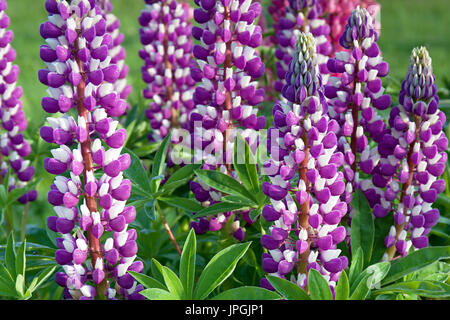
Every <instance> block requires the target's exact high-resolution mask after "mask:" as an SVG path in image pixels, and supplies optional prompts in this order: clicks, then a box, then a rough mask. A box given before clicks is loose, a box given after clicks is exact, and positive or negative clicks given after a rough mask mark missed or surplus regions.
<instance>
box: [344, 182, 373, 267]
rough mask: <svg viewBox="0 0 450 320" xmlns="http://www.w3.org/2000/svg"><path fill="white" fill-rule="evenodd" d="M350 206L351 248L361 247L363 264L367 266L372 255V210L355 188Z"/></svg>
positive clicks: (359, 191)
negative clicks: (351, 214)
mask: <svg viewBox="0 0 450 320" xmlns="http://www.w3.org/2000/svg"><path fill="white" fill-rule="evenodd" d="M352 208H353V209H354V210H355V215H354V216H353V217H352V226H351V231H350V232H351V235H352V236H351V240H350V243H351V248H352V250H357V249H358V248H362V250H363V252H364V266H368V265H369V262H370V259H371V257H372V250H373V242H374V232H375V227H374V222H373V215H372V210H371V209H370V206H369V203H368V201H367V199H366V197H365V196H364V194H363V193H362V192H361V190H356V193H355V194H354V195H353V199H352Z"/></svg>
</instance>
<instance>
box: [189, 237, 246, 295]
mask: <svg viewBox="0 0 450 320" xmlns="http://www.w3.org/2000/svg"><path fill="white" fill-rule="evenodd" d="M250 244H251V242H247V243H240V244H235V245H232V246H229V247H228V248H226V249H224V250H222V251H220V252H219V253H217V254H216V255H215V256H214V257H213V258H212V259H211V261H210V262H209V263H208V264H207V265H206V267H205V269H204V270H203V272H202V274H201V275H200V278H199V279H198V282H197V286H196V287H195V290H194V299H195V300H203V299H205V298H206V297H207V296H208V295H209V294H210V293H211V292H212V291H213V290H214V289H215V288H217V286H219V285H220V284H221V283H222V282H224V281H225V280H226V279H227V278H228V277H229V276H230V275H231V274H232V273H233V271H234V269H235V268H236V265H237V263H238V262H239V260H240V259H241V258H242V257H243V256H244V254H245V253H246V252H247V249H248V248H249V247H250Z"/></svg>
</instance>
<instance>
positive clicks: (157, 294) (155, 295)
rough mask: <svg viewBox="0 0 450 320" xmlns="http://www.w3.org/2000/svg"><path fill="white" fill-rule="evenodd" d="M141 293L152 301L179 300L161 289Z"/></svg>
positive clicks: (146, 290)
mask: <svg viewBox="0 0 450 320" xmlns="http://www.w3.org/2000/svg"><path fill="white" fill-rule="evenodd" d="M139 293H140V294H142V295H143V296H144V297H146V298H147V299H150V300H179V299H178V298H177V297H175V296H174V295H173V294H171V293H170V292H169V291H166V290H163V289H159V288H151V289H145V290H142V291H141V292H139Z"/></svg>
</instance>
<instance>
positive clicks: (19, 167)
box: [0, 0, 37, 203]
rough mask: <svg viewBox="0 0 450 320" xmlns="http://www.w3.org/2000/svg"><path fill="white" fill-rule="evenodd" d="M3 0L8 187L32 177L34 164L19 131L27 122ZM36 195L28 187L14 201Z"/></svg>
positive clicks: (3, 169)
mask: <svg viewBox="0 0 450 320" xmlns="http://www.w3.org/2000/svg"><path fill="white" fill-rule="evenodd" d="M6 8H7V3H6V0H0V33H1V37H0V95H1V106H0V119H1V126H0V130H1V131H0V151H1V152H0V182H1V183H3V179H5V178H6V175H7V172H8V171H9V173H10V175H9V181H7V184H8V191H11V190H12V189H15V188H23V187H25V186H26V185H27V183H28V182H29V181H30V180H31V179H32V178H33V175H34V167H33V166H31V165H30V160H26V159H25V157H27V156H28V155H29V154H30V152H31V147H30V144H29V143H28V141H27V140H26V139H24V136H23V134H22V132H23V131H24V130H25V129H26V128H27V126H28V122H27V119H26V117H25V113H24V111H23V109H22V102H21V101H20V98H21V97H22V94H23V90H22V88H21V87H17V86H16V81H17V78H18V76H19V67H18V66H17V65H15V64H14V60H15V58H16V51H15V50H14V48H13V47H12V46H11V41H12V39H13V37H14V34H13V32H12V31H11V30H8V27H9V17H8V16H7V15H6V12H5V11H6ZM36 197H37V192H36V190H30V191H28V192H27V193H26V194H24V195H23V196H21V197H20V198H19V199H18V201H19V202H21V203H27V202H29V201H34V200H35V199H36Z"/></svg>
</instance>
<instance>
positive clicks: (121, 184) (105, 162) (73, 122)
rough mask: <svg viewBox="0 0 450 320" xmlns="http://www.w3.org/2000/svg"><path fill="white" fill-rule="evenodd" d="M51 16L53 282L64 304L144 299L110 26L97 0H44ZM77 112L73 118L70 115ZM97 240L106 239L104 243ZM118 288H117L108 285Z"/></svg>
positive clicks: (46, 32)
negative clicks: (134, 274)
mask: <svg viewBox="0 0 450 320" xmlns="http://www.w3.org/2000/svg"><path fill="white" fill-rule="evenodd" d="M45 8H46V9H47V11H48V13H49V18H48V21H47V22H44V23H43V24H41V27H40V33H41V36H42V37H43V38H44V39H45V42H46V44H45V45H42V46H41V48H40V56H41V58H42V59H43V60H44V62H45V64H46V69H43V70H40V71H39V74H38V76H39V80H40V81H41V82H42V83H43V84H45V85H47V86H48V90H47V93H48V96H47V97H44V98H43V99H42V107H43V108H44V110H45V111H46V112H47V113H50V114H52V115H56V114H57V113H58V112H59V113H61V114H62V115H61V116H60V117H49V118H47V120H48V123H49V126H43V127H42V128H41V137H42V138H43V139H44V140H45V141H47V142H48V143H55V144H57V145H58V147H57V148H55V149H52V150H51V153H52V156H53V157H51V158H46V159H45V161H44V167H45V169H46V170H47V171H48V172H49V173H52V174H55V175H56V178H55V180H54V183H53V184H52V185H51V188H50V191H49V193H48V201H49V202H50V203H51V204H52V205H54V211H55V213H56V216H50V217H49V218H48V220H47V225H48V227H49V228H50V229H51V230H52V231H54V232H58V233H59V234H60V235H61V236H60V237H59V238H57V246H58V250H57V251H56V255H55V259H56V262H57V263H59V264H60V265H61V266H62V267H63V270H64V272H58V273H57V274H56V282H57V283H58V284H59V285H61V286H63V287H64V297H65V298H66V299H94V298H108V299H116V298H119V297H123V298H126V299H142V298H144V297H143V296H141V295H140V294H139V293H138V292H139V291H141V290H142V289H143V287H142V285H138V284H137V282H136V281H135V280H134V278H133V277H132V276H131V275H130V274H129V273H128V272H127V271H129V270H132V271H137V272H140V271H141V270H142V269H143V264H142V262H141V261H135V258H136V253H137V245H136V237H137V234H136V231H135V230H134V229H128V225H129V224H130V223H131V222H133V220H134V218H135V216H136V210H135V208H134V207H132V206H127V205H126V202H127V199H128V197H129V196H130V192H131V182H130V181H129V180H128V179H123V171H124V170H126V169H127V168H128V167H129V165H130V156H129V155H128V154H126V153H125V154H121V150H122V147H123V144H124V142H125V139H126V131H125V129H118V128H117V126H118V121H117V120H114V117H118V116H120V115H122V114H123V113H124V112H125V110H126V102H125V101H124V100H123V99H121V97H120V93H119V92H117V91H115V90H114V84H115V83H116V81H117V79H118V78H119V76H120V70H119V67H118V66H117V65H115V64H112V63H111V59H112V58H111V56H109V53H110V50H109V48H110V46H111V42H112V41H113V39H112V37H111V35H109V34H108V33H107V23H106V20H105V19H104V17H103V14H102V11H101V9H100V8H99V7H98V6H96V4H95V1H94V0H89V1H88V0H72V1H69V2H68V1H57V0H46V2H45ZM72 114H75V115H76V116H75V118H73V117H72V116H71V115H72ZM100 239H102V240H103V239H104V242H103V243H102V242H101V241H100ZM112 283H116V285H115V287H112V286H111V284H112Z"/></svg>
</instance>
